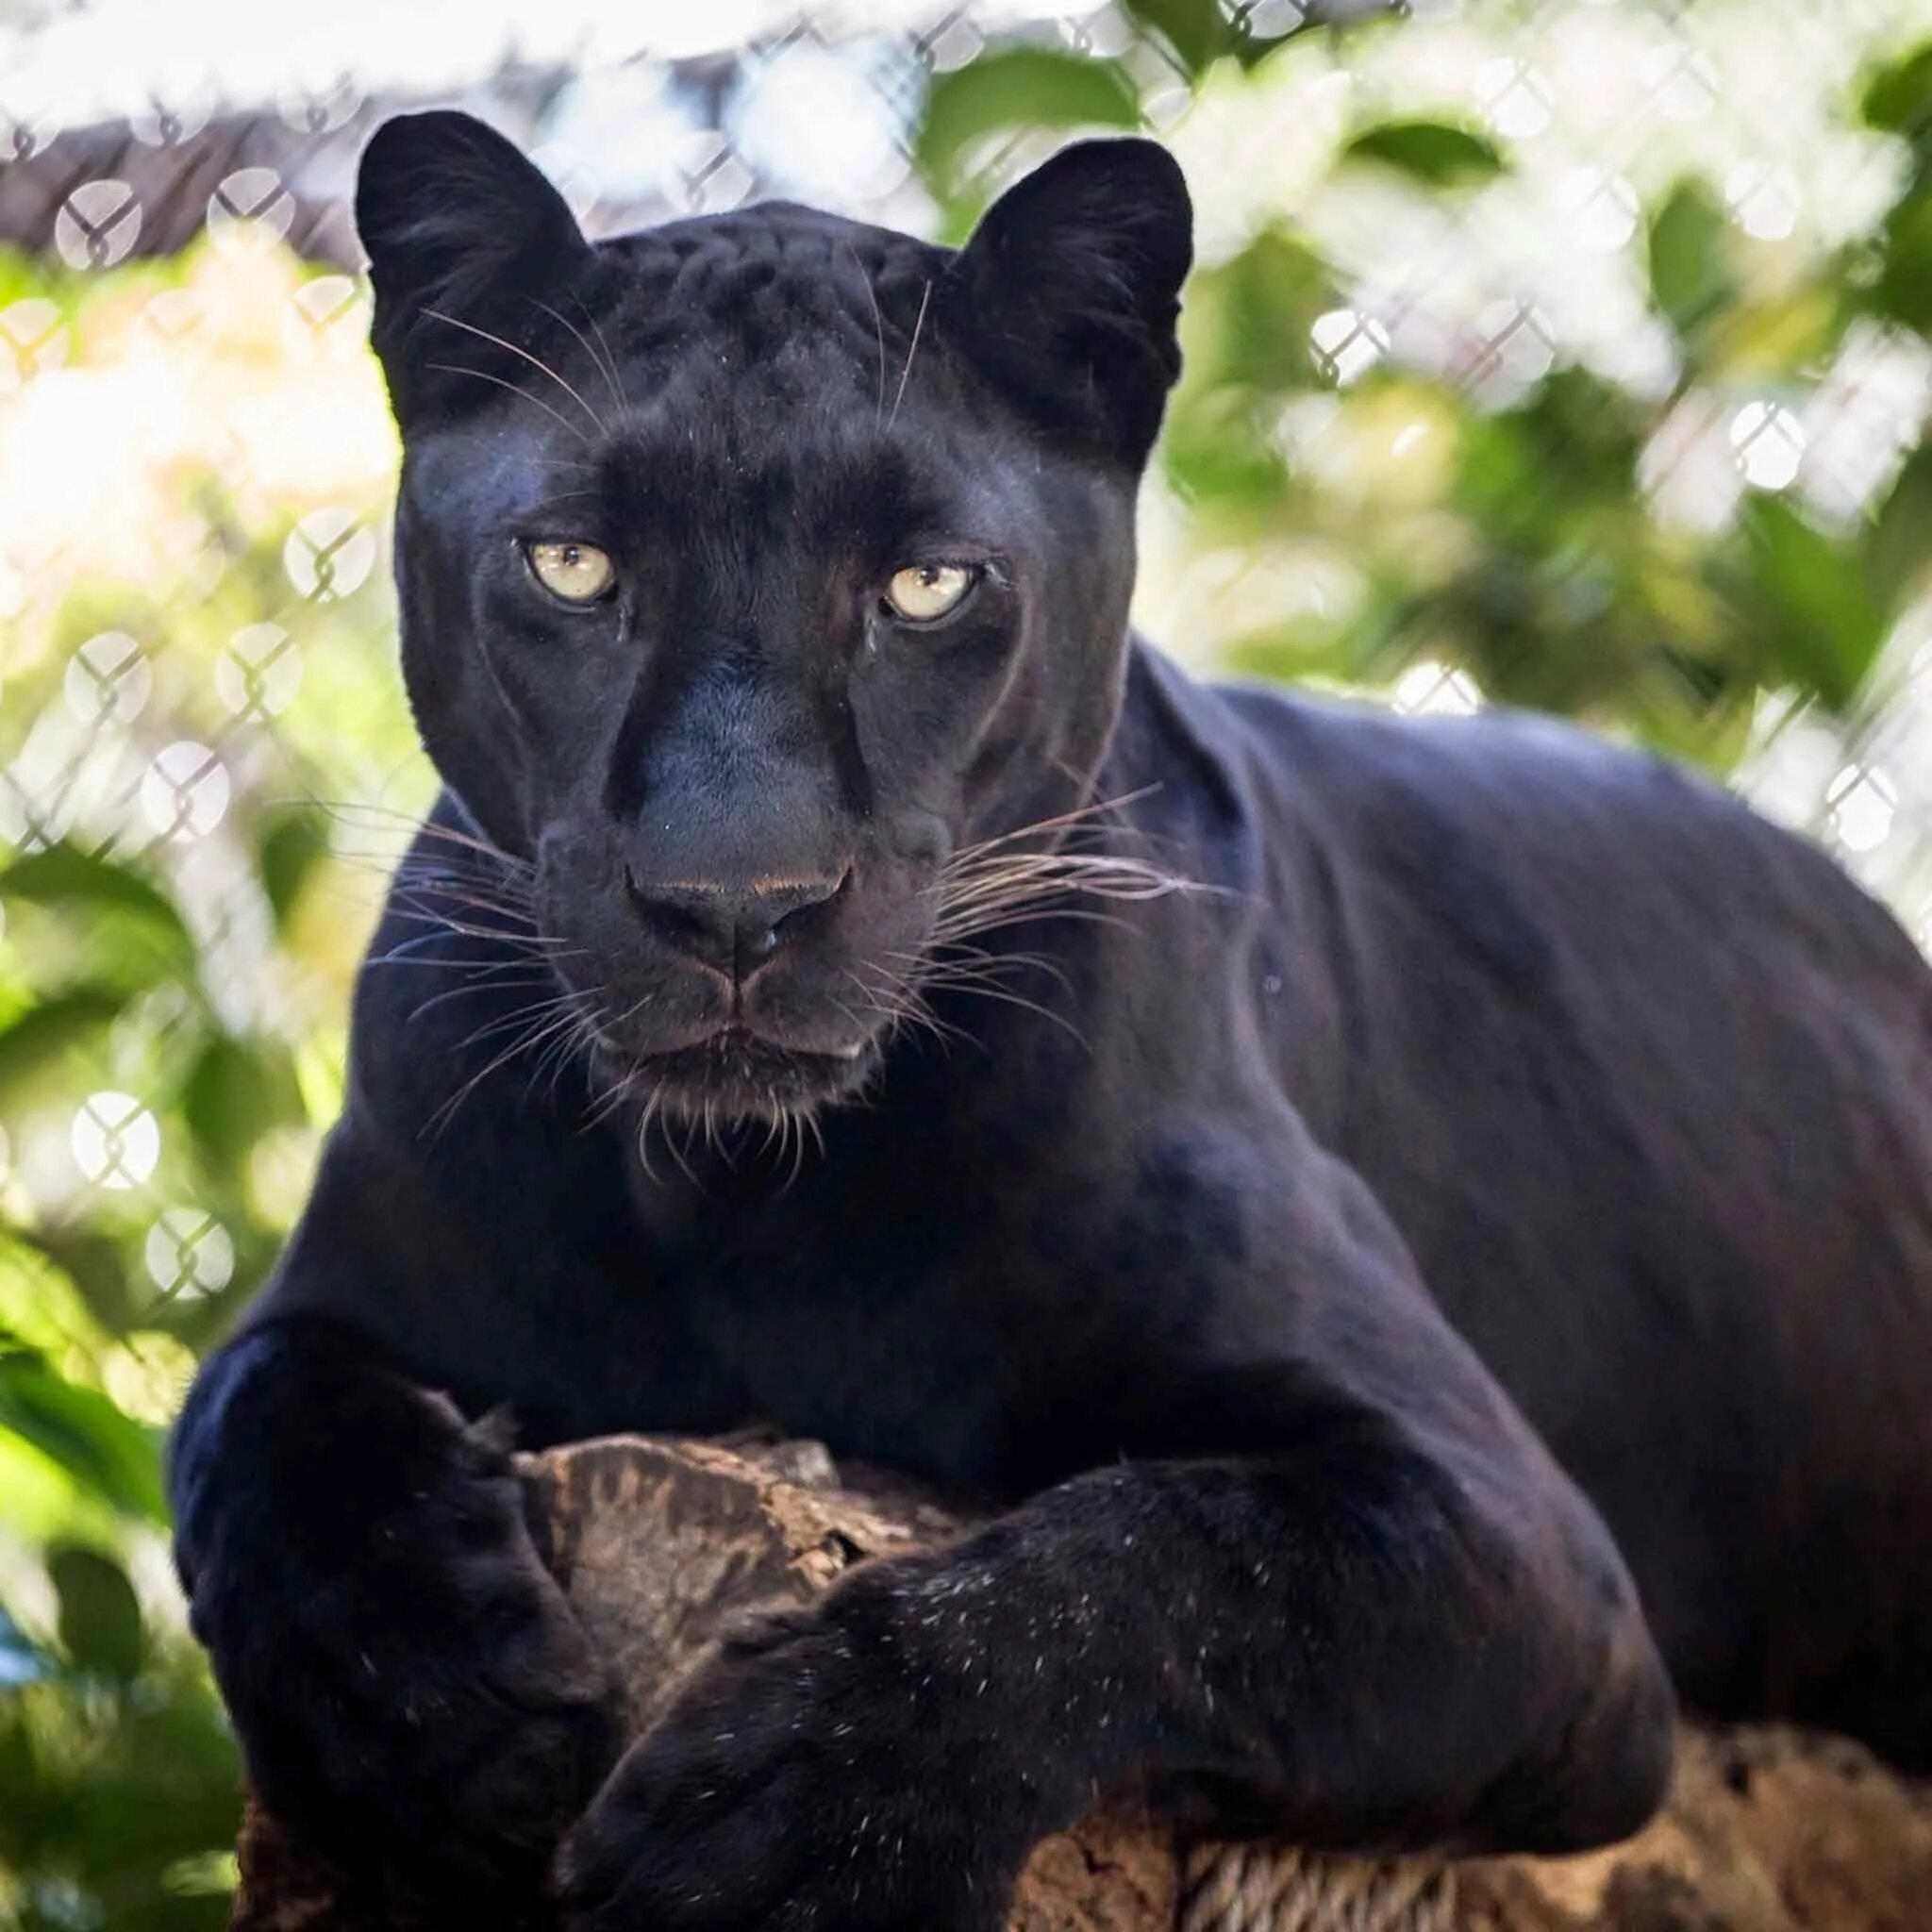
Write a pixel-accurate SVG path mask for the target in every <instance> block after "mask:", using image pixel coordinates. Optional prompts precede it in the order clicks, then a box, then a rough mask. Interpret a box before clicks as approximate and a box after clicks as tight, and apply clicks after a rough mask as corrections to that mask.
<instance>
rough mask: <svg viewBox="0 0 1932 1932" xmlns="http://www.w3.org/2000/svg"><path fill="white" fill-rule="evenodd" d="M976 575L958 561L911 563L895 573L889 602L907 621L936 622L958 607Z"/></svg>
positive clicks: (915, 622)
mask: <svg viewBox="0 0 1932 1932" xmlns="http://www.w3.org/2000/svg"><path fill="white" fill-rule="evenodd" d="M977 575H978V573H977V572H976V571H972V570H968V569H967V568H966V566H965V565H964V564H958V563H914V564H908V566H907V568H906V569H904V570H901V571H894V572H893V573H892V581H891V583H889V584H888V585H887V586H886V602H887V603H888V604H889V605H890V606H891V609H892V612H893V614H894V615H895V616H898V617H902V618H904V619H905V621H906V622H907V623H908V624H936V623H938V621H939V620H940V619H941V617H944V616H946V615H947V614H948V613H949V612H951V611H954V610H957V609H958V608H959V605H960V602H961V601H962V600H963V599H964V597H965V595H966V592H967V591H970V590H971V589H972V588H973V585H974V580H975V578H976V577H977Z"/></svg>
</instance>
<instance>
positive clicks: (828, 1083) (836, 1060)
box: [600, 1026, 879, 1124]
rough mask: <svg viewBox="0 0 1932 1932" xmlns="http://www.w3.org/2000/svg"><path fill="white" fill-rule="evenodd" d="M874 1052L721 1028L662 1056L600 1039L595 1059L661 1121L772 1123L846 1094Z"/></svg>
mask: <svg viewBox="0 0 1932 1932" xmlns="http://www.w3.org/2000/svg"><path fill="white" fill-rule="evenodd" d="M878 1050H879V1049H878V1043H877V1041H876V1040H873V1039H866V1040H861V1041H857V1042H856V1043H854V1044H853V1045H852V1046H850V1047H842V1048H839V1049H836V1050H833V1051H823V1050H815V1049H808V1048H804V1047H794V1046H786V1045H783V1044H781V1043H779V1042H778V1041H772V1040H768V1039H765V1038H764V1037H762V1036H761V1035H759V1034H757V1033H753V1032H751V1031H749V1030H748V1029H746V1028H744V1027H742V1026H724V1027H720V1028H719V1030H718V1031H717V1032H715V1033H713V1034H710V1035H709V1036H708V1038H706V1039H704V1040H701V1041H695V1042H694V1043H692V1044H691V1045H687V1046H677V1047H672V1048H670V1049H668V1050H666V1051H664V1052H661V1053H646V1054H624V1053H620V1052H619V1051H618V1050H617V1049H616V1048H614V1047H613V1046H611V1045H610V1044H609V1043H608V1042H603V1043H601V1046H600V1058H604V1059H605V1061H606V1063H607V1066H608V1067H609V1069H610V1071H611V1072H613V1073H614V1074H617V1076H618V1077H619V1078H620V1079H621V1080H622V1082H623V1084H624V1085H625V1088H626V1089H627V1090H628V1091H631V1092H632V1093H634V1094H635V1095H636V1096H637V1097H638V1098H639V1099H640V1100H642V1101H646V1102H650V1103H653V1104H654V1108H655V1110H656V1111H657V1112H658V1115H659V1116H660V1117H661V1118H667V1119H671V1120H688V1121H693V1122H706V1123H708V1124H724V1123H726V1122H731V1121H750V1122H755V1123H759V1122H762V1123H774V1124H775V1123H779V1122H783V1121H786V1120H789V1119H791V1118H793V1117H795V1116H797V1115H799V1114H802V1113H813V1112H816V1111H817V1110H818V1109H819V1108H823V1107H830V1106H833V1105H836V1104H837V1103H838V1102H839V1101H841V1100H846V1099H849V1098H850V1097H851V1096H852V1095H853V1094H855V1093H857V1092H858V1091H859V1089H860V1088H861V1087H863V1086H864V1085H865V1083H866V1081H867V1079H868V1078H869V1077H870V1076H871V1074H872V1072H873V1070H874V1067H875V1065H876V1064H877V1060H878Z"/></svg>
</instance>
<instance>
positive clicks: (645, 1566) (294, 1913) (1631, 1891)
mask: <svg viewBox="0 0 1932 1932" xmlns="http://www.w3.org/2000/svg"><path fill="white" fill-rule="evenodd" d="M523 1469H524V1474H525V1480H526V1483H527V1485H528V1491H529V1504H530V1519H531V1523H532V1524H533V1527H534V1528H535V1530H536V1533H537V1535H538V1537H539V1539H540V1545H541V1548H542V1549H543V1551H544V1555H545V1558H546V1560H547V1561H548V1562H549V1564H550V1566H551V1568H552V1569H553V1570H554V1571H555V1573H556V1574H557V1575H558V1578H559V1580H560V1581H561V1582H562V1583H563V1586H564V1588H565V1590H566V1591H567V1592H568V1594H569V1596H570V1599H571V1602H572V1604H573V1605H574V1606H575V1609H576V1611H577V1614H578V1615H579V1616H580V1617H581V1618H582V1619H583V1621H584V1624H585V1625H586V1627H587V1629H588V1630H589V1631H590V1633H591V1640H592V1641H593V1642H594V1643H595V1644H596V1645H597V1646H598V1648H599V1649H600V1650H601V1651H602V1653H603V1654H604V1655H605V1656H606V1657H608V1659H609V1661H610V1664H611V1668H612V1674H613V1677H614V1679H615V1681H616V1682H617V1684H618V1685H619V1686H620V1687H621V1691H620V1694H621V1695H622V1698H623V1700H624V1710H625V1722H626V1724H627V1725H628V1727H629V1728H630V1730H631V1731H632V1732H633V1734H635V1733H636V1732H639V1731H641V1730H643V1729H645V1728H646V1727H648V1726H649V1724H651V1723H652V1722H653V1721H654V1719H655V1718H656V1717H657V1715H658V1713H659V1712H660V1711H661V1710H662V1709H663V1708H664V1707H665V1705H666V1703H667V1701H668V1700H669V1699H670V1698H671V1697H672V1696H673V1695H674V1694H675V1691H676V1689H677V1687H678V1686H679V1685H680V1684H681V1683H682V1682H683V1681H684V1679H685V1677H686V1676H687V1674H689V1673H690V1672H691V1671H693V1670H695V1669H697V1668H700V1667H701V1666H702V1664H703V1662H704V1660H705V1658H706V1657H707V1656H708V1654H709V1652H710V1649H711V1647H712V1645H713V1644H714V1643H715V1641H716V1640H717V1639H718V1637H719V1635H720V1634H721V1632H723V1631H724V1629H726V1628H727V1627H728V1626H729V1625H731V1624H733V1623H734V1622H736V1621H737V1620H739V1619H740V1618H742V1617H744V1616H746V1615H748V1614H750V1613H753V1612H756V1611H758V1610H761V1609H774V1608H780V1607H789V1606H795V1605H800V1604H806V1603H809V1602H810V1601H811V1599H812V1598H813V1597H815V1596H817V1595H818V1594H819V1592H820V1591H824V1589H825V1588H826V1587H827V1586H828V1585H829V1584H830V1583H832V1581H833V1580H834V1579H835V1578H836V1577H838V1576H839V1575H840V1574H841V1572H843V1571H845V1570H846V1569H848V1568H850V1567H851V1566H852V1565H853V1564H854V1563H857V1562H862V1561H864V1560H865V1559H866V1558H868V1557H876V1556H889V1555H891V1554H892V1553H893V1552H895V1551H903V1550H908V1549H913V1548H917V1547H920V1546H923V1545H925V1544H930V1543H934V1542H938V1541H943V1540H944V1539H945V1538H946V1537H948V1536H950V1535H953V1534H955V1533H957V1531H958V1527H959V1524H958V1520H957V1519H955V1518H954V1517H952V1516H950V1515H949V1514H948V1513H947V1512H946V1511H945V1510H944V1509H943V1508H941V1507H939V1506H938V1505H937V1504H936V1503H935V1502H934V1501H933V1500H932V1499H931V1498H929V1497H926V1496H924V1495H922V1494H921V1493H920V1492H918V1491H915V1490H913V1489H912V1488H910V1487H909V1486H908V1485H906V1484H904V1483H901V1482H898V1481H896V1480H894V1479H892V1478H890V1477H886V1476H882V1475H878V1474H874V1473H871V1472H858V1471H848V1472H846V1474H845V1476H844V1478H843V1480H841V1476H840V1474H839V1473H837V1472H835V1471H834V1469H833V1467H832V1463H831V1459H830V1457H828V1456H827V1455H826V1454H825V1452H824V1449H823V1448H821V1447H820V1446H819V1445H818V1444H816V1443H810V1442H787V1443H771V1442H754V1441H740V1442H737V1443H735V1444H730V1445H726V1444H722V1443H708V1442H690V1441H659V1440H654V1439H648V1438H643V1437H626V1438H621V1439H613V1440H610V1441H600V1442H590V1443H584V1444H580V1445H577V1446H575V1447H572V1448H568V1449H561V1450H558V1451H555V1452H553V1453H552V1454H549V1455H546V1456H538V1457H526V1458H525V1460H524V1464H523ZM240 1856H241V1866H242V1883H241V1889H240V1891H239V1893H238V1895H237V1900H236V1907H235V1915H234V1919H233V1921H232V1924H233V1926H234V1927H235V1928H236V1932H428V1928H430V1927H433V1926H437V1925H438V1924H441V1921H440V1920H439V1919H438V1916H437V1912H436V1905H435V1901H434V1900H433V1899H429V1898H425V1897H424V1896H423V1895H422V1894H421V1893H419V1892H418V1891H417V1890H415V1889H414V1888H413V1887H412V1886H411V1884H410V1882H409V1876H408V1873H406V1872H401V1871H395V1870H386V1869H378V1868H370V1869H362V1870H354V1871H351V1870H346V1869H343V1868H341V1867H340V1866H333V1865H330V1864H329V1863H327V1862H326V1861H325V1860H323V1859H321V1858H319V1857H315V1856H314V1855H313V1854H311V1853H309V1852H308V1851H307V1850H306V1849H305V1848H304V1847H303V1846H302V1845H300V1844H299V1843H297V1842H295V1841H294V1840H292V1839H291V1837H290V1835H289V1834H287V1833H286V1832H284V1831H283V1830H282V1829H281V1828H280V1827H279V1826H278V1825H277V1824H275V1821H274V1820H273V1819H270V1818H268V1817H266V1816H265V1815H263V1814H262V1812H261V1811H260V1810H259V1809H258V1808H257V1807H251V1808H250V1810H249V1813H248V1816H247V1819H246V1820H245V1822H244V1825H243V1830H242V1843H241V1852H240ZM1927 1926H1932V1787H1928V1786H1924V1785H1913V1784H1910V1783H1908V1782H1907V1781H1906V1780H1904V1779H1901V1778H1898V1777H1896V1776H1894V1775H1893V1774H1891V1773H1890V1772H1889V1771H1888V1770H1886V1769H1885V1768H1884V1767H1883V1766H1882V1765H1880V1764H1879V1763H1878V1762H1877V1761H1876V1760H1875V1759H1874V1758H1873V1757H1872V1756H1871V1755H1870V1754H1869V1753H1868V1752H1866V1751H1864V1750H1863V1749H1861V1748H1860V1747H1858V1746H1857V1745H1855V1744H1851V1743H1848V1742H1845V1741H1843V1740H1836V1739H1829V1738H1821V1737H1814V1736H1807V1735H1805V1734H1802V1733H1798V1732H1794V1731H1790V1730H1785V1729H1781V1728H1776V1727H1760V1728H1751V1729H1742V1730H1736V1731H1728V1732H1713V1731H1704V1730H1700V1729H1696V1728H1691V1727H1687V1728H1686V1730H1685V1731H1684V1733H1683V1736H1682V1739H1681V1740H1680V1749H1679V1753H1678V1768H1677V1774H1676V1778H1675V1782H1674V1789H1673V1792H1672V1796H1671V1800H1670V1803H1669V1805H1668V1807H1667V1808H1666V1809H1665V1811H1664V1812H1663V1814H1662V1815H1661V1816H1660V1817H1659V1818H1658V1819H1657V1822H1656V1823H1655V1824H1652V1825H1651V1826H1650V1827H1649V1828H1648V1829H1647V1830H1645V1831H1643V1832H1642V1833H1641V1834H1640V1835H1639V1836H1638V1837H1636V1838H1635V1839H1632V1840H1629V1841H1628V1842H1627V1843H1625V1844H1624V1845H1620V1846H1617V1847H1615V1848H1613V1849H1611V1850H1608V1851H1605V1852H1597V1853H1592V1854H1590V1855H1588V1856H1586V1857H1576V1858H1561V1859H1533V1858H1509V1859H1494V1860H1483V1861H1473V1862H1464V1863H1461V1864H1445V1863H1442V1862H1440V1861H1435V1860H1426V1859H1413V1860H1357V1859H1342V1858H1329V1857H1312V1856H1308V1855H1304V1854H1301V1853H1298V1852H1296V1851H1295V1850H1293V1849H1292V1848H1291V1847H1287V1846H1281V1845H1273V1844H1253V1845H1220V1844H1195V1843H1188V1842H1185V1841H1183V1840H1181V1839H1180V1838H1179V1837H1178V1836H1177V1835H1176V1833H1175V1831H1174V1828H1173V1827H1171V1826H1169V1825H1166V1824H1160V1823H1158V1822H1156V1821H1153V1820H1150V1819H1145V1818H1139V1817H1134V1816H1130V1815H1125V1814H1122V1813H1102V1814H1098V1815H1096V1816H1094V1817H1092V1818H1090V1819H1088V1820H1085V1821H1083V1822H1082V1823H1081V1824H1079V1825H1078V1826H1076V1827H1075V1828H1074V1830H1073V1831H1071V1832H1068V1833H1064V1834H1061V1835H1059V1836H1058V1837H1055V1838H1052V1839H1049V1840H1046V1841H1045V1842H1044V1843H1043V1844H1041V1846H1040V1847H1039V1848H1038V1850H1037V1851H1036V1853H1035V1855H1034V1857H1033V1858H1032V1860H1031V1862H1030V1863H1029V1864H1028V1866H1027V1868H1026V1871H1025V1874H1024V1876H1023V1878H1022V1881H1021V1885H1020V1890H1019V1893H1018V1896H1017V1898H1016V1900H1015V1904H1014V1909H1013V1914H1012V1917H1011V1920H1010V1921H1009V1932H1583V1928H1585V1927H1591V1928H1600V1932H1924V1928H1926V1927H1927ZM493 1932H558V1922H557V1919H556V1917H555V1915H554V1913H552V1912H551V1911H550V1909H549V1908H548V1907H547V1905H546V1903H545V1901H544V1900H543V1899H542V1898H541V1897H538V1896H534V1895H533V1896H531V1897H529V1898H526V1899H516V1900H511V1899H506V1900H504V1901H503V1908H502V1914H501V1917H500V1918H498V1919H497V1920H495V1921H494V1922H493Z"/></svg>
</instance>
